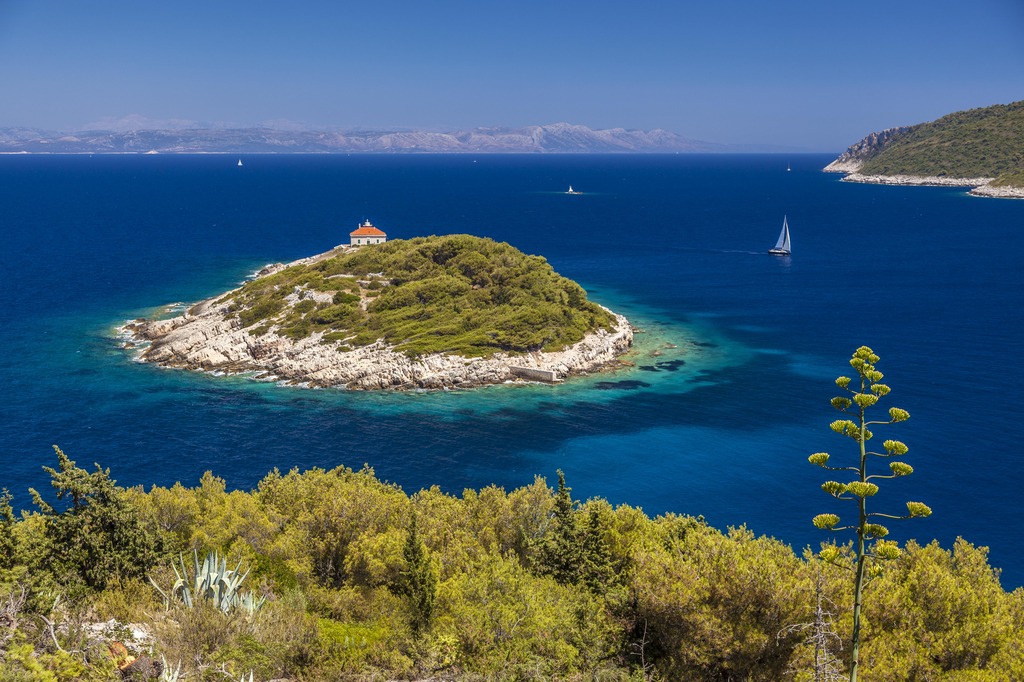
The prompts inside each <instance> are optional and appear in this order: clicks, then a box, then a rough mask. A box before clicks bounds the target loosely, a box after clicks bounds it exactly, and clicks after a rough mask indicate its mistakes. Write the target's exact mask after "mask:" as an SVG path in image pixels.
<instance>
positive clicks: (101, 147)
mask: <svg viewBox="0 0 1024 682" xmlns="http://www.w3.org/2000/svg"><path fill="white" fill-rule="evenodd" d="M752 151H783V150H781V149H778V150H775V149H769V148H765V147H753V146H738V145H723V144H715V143H712V142H701V141H699V140H691V139H689V138H685V137H682V136H680V135H676V134H675V133H670V132H666V131H664V130H648V131H645V130H625V129H623V128H609V129H606V130H594V129H592V128H588V127H586V126H581V125H572V124H569V123H555V124H552V125H543V126H527V127H525V128H474V129H473V130H463V131H456V132H447V133H438V132H422V131H357V132H322V131H321V132H317V131H302V130H279V129H273V128H238V129H223V130H222V129H209V128H193V129H184V130H177V129H166V130H130V131H113V130H88V131H79V132H75V133H59V132H51V131H41V130H34V129H30V128H0V153H30V154H47V153H49V154H338V153H353V152H379V153H438V152H441V153H530V152H532V153H608V152H628V153H674V152H678V153H683V152H685V153H693V152H705V153H706V152H752Z"/></svg>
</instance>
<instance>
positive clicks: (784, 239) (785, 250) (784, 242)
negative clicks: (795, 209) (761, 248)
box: [771, 216, 793, 255]
mask: <svg viewBox="0 0 1024 682" xmlns="http://www.w3.org/2000/svg"><path fill="white" fill-rule="evenodd" d="M792 250H793V249H792V248H791V247H790V243H789V221H788V220H787V218H786V216H783V217H782V232H780V233H779V241H777V242H776V243H775V248H774V249H771V253H776V254H786V255H789V253H791V252H792Z"/></svg>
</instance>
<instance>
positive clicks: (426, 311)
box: [221, 235, 613, 357]
mask: <svg viewBox="0 0 1024 682" xmlns="http://www.w3.org/2000/svg"><path fill="white" fill-rule="evenodd" d="M359 278H366V279H362V280H360V279H359ZM359 281H362V282H363V284H364V285H365V286H362V287H360V284H359ZM312 291H318V292H328V293H329V292H336V293H334V295H333V304H332V305H325V304H321V305H317V304H315V303H314V302H313V300H311V299H310V298H304V297H305V296H307V295H308V294H309V292H312ZM290 296H297V297H299V299H300V300H299V301H298V302H297V303H295V304H294V305H289V303H288V300H289V297H290ZM363 298H365V299H366V300H367V301H368V304H367V306H366V310H365V312H364V310H363V307H362V306H361V301H362V300H363ZM221 300H222V301H224V302H230V309H231V310H232V313H233V314H234V315H236V316H237V318H238V320H239V321H240V323H241V324H242V326H243V327H251V328H252V332H253V333H254V334H256V333H257V332H259V333H260V334H262V333H266V332H267V331H269V330H270V329H271V327H272V326H273V325H277V326H278V333H279V334H281V335H282V336H286V337H289V338H292V339H301V338H305V337H307V336H309V335H310V334H312V333H314V332H323V333H324V335H325V338H326V339H327V340H329V341H332V342H333V341H335V340H341V339H348V342H349V344H350V345H352V346H361V345H367V344H370V343H374V342H375V341H377V340H379V339H384V340H385V341H386V342H388V343H390V344H393V345H395V346H396V347H397V348H398V349H399V350H401V351H403V352H405V353H407V354H408V355H411V356H416V355H423V354H428V353H436V352H449V353H457V354H460V355H465V356H471V357H472V356H487V355H491V354H493V353H495V352H497V351H508V352H526V351H532V350H540V349H543V350H558V349H561V348H563V347H565V346H567V345H571V344H573V343H575V342H577V341H579V340H580V339H582V338H583V336H584V335H585V334H586V333H587V332H590V331H593V330H595V329H598V328H608V327H610V326H611V325H612V323H613V318H612V316H611V314H610V313H608V311H606V310H605V309H604V308H602V307H601V306H598V305H596V304H594V303H591V302H589V301H588V300H587V295H586V292H585V291H584V290H583V288H582V287H580V286H579V285H578V284H576V283H575V282H573V281H571V280H568V279H566V278H564V277H561V276H560V275H558V274H557V273H556V272H555V271H554V270H553V269H552V268H551V266H550V265H549V264H548V262H547V261H546V260H544V259H543V258H540V257H538V256H527V255H525V254H523V253H522V252H520V251H518V250H517V249H515V248H513V247H512V246H510V245H508V244H506V243H503V242H502V243H499V242H495V241H492V240H490V239H482V238H480V237H473V236H470V235H449V236H444V237H418V238H416V239H410V240H394V241H390V242H387V243H384V244H379V245H374V246H372V247H364V248H362V249H360V250H358V251H356V252H354V253H342V254H340V255H336V256H334V257H332V258H326V259H324V260H321V261H318V262H315V263H310V264H305V265H295V266H292V267H290V268H287V269H285V270H282V271H281V272H277V273H275V274H273V275H269V276H267V277H262V278H259V279H257V280H254V281H252V282H249V283H247V284H246V285H245V286H243V287H242V288H240V289H238V290H237V291H235V292H232V293H230V294H228V295H226V296H224V297H222V299H221Z"/></svg>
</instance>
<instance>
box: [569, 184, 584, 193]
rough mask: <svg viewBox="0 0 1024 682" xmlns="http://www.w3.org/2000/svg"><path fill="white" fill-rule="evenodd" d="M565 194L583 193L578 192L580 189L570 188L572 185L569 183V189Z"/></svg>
mask: <svg viewBox="0 0 1024 682" xmlns="http://www.w3.org/2000/svg"><path fill="white" fill-rule="evenodd" d="M566 194H583V192H580V191H577V190H574V189H573V188H572V185H569V191H568V192H566Z"/></svg>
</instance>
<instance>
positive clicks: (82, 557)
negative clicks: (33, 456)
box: [29, 446, 160, 590]
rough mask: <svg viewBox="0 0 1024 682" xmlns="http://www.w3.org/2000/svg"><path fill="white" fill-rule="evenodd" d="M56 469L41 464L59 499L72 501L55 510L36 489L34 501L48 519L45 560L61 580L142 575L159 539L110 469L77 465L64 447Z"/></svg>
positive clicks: (95, 581) (99, 581)
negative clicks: (147, 527)
mask: <svg viewBox="0 0 1024 682" xmlns="http://www.w3.org/2000/svg"><path fill="white" fill-rule="evenodd" d="M53 449H54V450H55V451H56V453H57V462H58V468H57V469H53V468H51V467H43V470H44V471H46V472H47V473H48V474H50V478H51V479H52V480H51V481H50V484H51V485H52V486H53V487H54V489H56V491H57V499H58V500H61V501H64V500H70V503H71V504H70V506H68V507H67V508H66V509H65V510H64V511H61V512H57V511H56V510H55V509H54V508H53V507H52V506H51V505H50V504H48V503H47V502H45V501H44V500H43V498H42V496H41V495H40V494H39V493H38V492H36V491H35V490H34V489H31V488H30V489H29V492H30V493H31V494H32V500H33V502H34V503H35V505H36V506H37V507H39V511H40V513H41V514H42V515H43V516H44V517H45V519H46V536H47V538H48V540H49V541H50V546H49V548H48V550H47V551H48V553H49V556H48V557H47V563H48V568H49V570H50V571H51V572H52V573H53V574H54V576H55V577H57V579H58V580H66V579H68V578H74V577H77V578H78V579H80V580H81V581H82V582H83V583H84V584H85V585H87V586H88V587H90V588H93V589H98V590H102V589H104V588H105V587H106V586H107V585H108V584H109V583H110V582H111V581H113V580H114V579H115V578H129V577H135V578H143V577H145V575H146V573H147V572H148V571H149V570H150V569H151V568H152V567H153V565H154V564H155V562H156V558H157V556H158V554H159V550H160V546H159V545H160V543H159V539H158V538H156V537H155V536H153V535H152V534H150V533H149V532H148V531H147V530H146V528H145V527H144V526H143V524H142V522H141V521H140V520H139V518H138V514H137V512H136V510H135V509H134V508H133V507H132V506H131V504H130V503H129V502H128V501H127V499H125V496H124V490H123V489H122V488H119V487H118V486H117V482H116V481H114V480H113V479H111V478H110V470H109V469H101V468H100V467H99V465H96V471H94V472H92V473H89V472H87V471H86V470H85V469H81V468H79V467H77V466H75V462H74V461H72V460H71V459H70V458H69V457H68V456H67V455H65V454H64V453H63V452H62V451H61V449H60V448H58V447H57V446H54V448H53Z"/></svg>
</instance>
